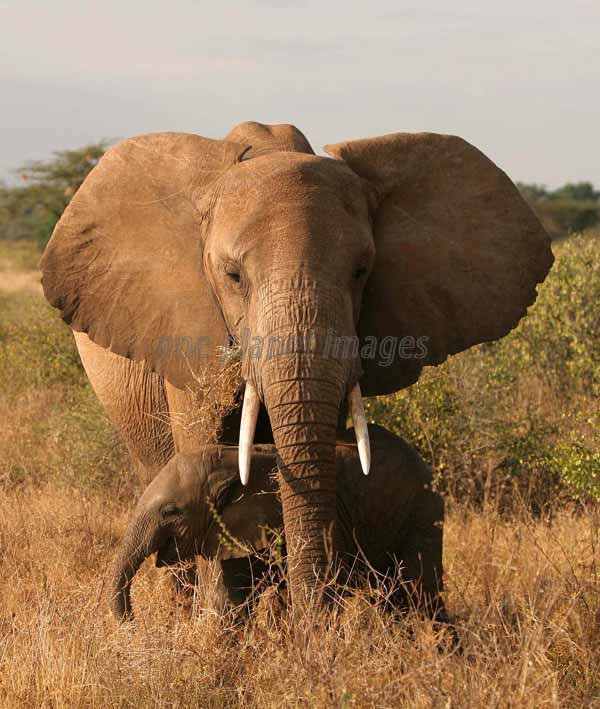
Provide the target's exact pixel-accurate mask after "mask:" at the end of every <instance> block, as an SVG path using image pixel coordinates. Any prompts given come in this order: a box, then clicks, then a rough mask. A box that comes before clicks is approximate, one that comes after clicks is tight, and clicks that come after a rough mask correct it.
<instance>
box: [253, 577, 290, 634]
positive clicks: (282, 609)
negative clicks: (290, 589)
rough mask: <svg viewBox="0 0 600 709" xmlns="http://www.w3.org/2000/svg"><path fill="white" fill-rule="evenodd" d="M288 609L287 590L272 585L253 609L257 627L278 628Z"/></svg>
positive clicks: (262, 594)
mask: <svg viewBox="0 0 600 709" xmlns="http://www.w3.org/2000/svg"><path fill="white" fill-rule="evenodd" d="M287 609H288V594H287V589H285V588H281V586H278V585H273V586H269V587H268V588H266V589H265V590H264V591H263V592H262V593H261V594H260V596H259V598H258V601H257V603H256V607H255V609H254V619H255V622H256V624H257V625H258V626H259V627H263V628H266V629H268V628H275V629H276V628H278V627H279V626H280V624H281V619H282V618H283V617H284V616H285V615H286V613H287Z"/></svg>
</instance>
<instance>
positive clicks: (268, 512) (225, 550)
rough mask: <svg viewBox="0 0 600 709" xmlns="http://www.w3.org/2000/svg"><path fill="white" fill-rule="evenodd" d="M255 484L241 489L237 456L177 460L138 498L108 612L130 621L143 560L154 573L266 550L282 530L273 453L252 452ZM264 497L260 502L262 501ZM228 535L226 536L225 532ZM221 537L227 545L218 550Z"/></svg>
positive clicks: (207, 452)
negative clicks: (272, 533) (271, 533)
mask: <svg viewBox="0 0 600 709" xmlns="http://www.w3.org/2000/svg"><path fill="white" fill-rule="evenodd" d="M255 450H256V452H255V454H254V456H253V460H252V482H251V484H249V485H248V486H246V487H243V488H242V486H241V484H240V481H239V474H238V449H237V447H236V448H233V447H232V448H227V447H223V446H207V447H206V448H205V449H203V451H202V453H201V454H200V455H198V454H195V455H193V456H191V455H189V456H186V455H178V456H176V457H175V458H173V459H172V460H171V461H170V462H169V463H168V464H167V465H166V466H165V467H164V468H163V469H162V471H161V472H160V473H159V474H158V475H157V476H156V477H155V478H154V480H153V481H152V482H151V483H150V485H149V486H148V487H147V488H146V490H145V492H144V494H143V495H142V496H141V498H140V500H139V502H138V504H137V507H136V509H135V511H134V513H133V516H132V518H131V520H130V522H129V526H128V528H127V532H126V534H125V536H124V538H123V542H122V543H121V546H120V549H119V552H118V554H117V558H116V561H115V565H114V572H113V577H112V585H111V608H112V611H113V614H114V615H115V616H116V617H117V618H118V619H125V618H131V617H132V616H133V614H132V610H131V599H130V589H131V582H132V580H133V577H134V576H135V574H136V572H137V570H138V569H139V567H140V566H141V564H142V563H143V562H144V560H145V559H146V558H147V557H149V556H150V555H151V554H154V553H156V554H157V557H156V565H157V566H172V565H175V564H177V563H179V562H185V561H192V560H193V559H194V556H195V555H196V554H201V555H203V556H206V557H214V556H218V558H219V559H221V560H223V559H230V558H236V557H242V556H247V555H248V553H249V551H248V550H249V549H262V548H264V547H265V546H266V545H267V533H266V530H267V529H275V528H279V527H281V526H282V524H283V522H282V518H281V503H280V502H279V500H278V497H277V492H276V490H277V485H276V483H275V482H274V481H273V480H271V475H270V474H271V472H272V471H273V470H274V469H275V467H276V455H275V450H274V447H273V446H256V449H255ZM262 493H264V494H262ZM225 530H226V532H225ZM222 532H225V533H226V534H227V535H229V543H227V544H221V540H222Z"/></svg>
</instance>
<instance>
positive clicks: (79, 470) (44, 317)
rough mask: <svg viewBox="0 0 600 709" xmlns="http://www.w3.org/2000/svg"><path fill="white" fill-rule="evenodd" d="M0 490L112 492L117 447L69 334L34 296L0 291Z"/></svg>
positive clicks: (118, 467) (123, 462)
mask: <svg viewBox="0 0 600 709" xmlns="http://www.w3.org/2000/svg"><path fill="white" fill-rule="evenodd" d="M0 314H1V315H0V483H1V484H3V485H5V486H14V485H19V484H21V483H23V482H25V481H28V482H31V481H34V482H37V483H42V482H45V481H52V482H53V483H54V484H61V485H63V484H64V485H77V486H88V487H89V486H97V485H102V486H107V485H115V484H116V485H118V484H119V483H120V482H122V481H123V478H124V477H125V473H126V471H127V468H128V462H127V456H126V454H125V450H124V446H123V444H122V443H121V441H120V439H119V437H118V435H117V433H116V432H115V430H114V429H113V427H112V425H111V424H110V422H109V421H108V419H107V417H106V414H105V413H104V411H103V409H102V407H101V405H100V403H99V401H98V400H97V398H96V396H95V394H94V393H93V391H92V389H91V387H90V385H89V383H88V381H87V378H86V376H85V372H84V371H83V368H82V366H81V363H80V360H79V355H78V354H77V350H76V347H75V343H74V340H73V335H72V333H71V331H70V330H69V328H68V327H67V326H66V325H65V324H64V323H63V322H62V321H61V320H60V318H59V316H58V313H57V311H56V310H54V309H52V308H51V307H50V306H49V305H48V304H47V303H46V302H45V301H44V300H43V299H42V298H41V297H40V296H39V295H36V294H30V293H27V292H16V293H3V292H2V291H0Z"/></svg>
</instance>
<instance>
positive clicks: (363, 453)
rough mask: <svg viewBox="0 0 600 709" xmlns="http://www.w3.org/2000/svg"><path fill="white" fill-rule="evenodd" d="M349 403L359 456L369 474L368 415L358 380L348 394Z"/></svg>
mask: <svg viewBox="0 0 600 709" xmlns="http://www.w3.org/2000/svg"><path fill="white" fill-rule="evenodd" d="M348 403H349V404H350V415H351V416H352V423H353V424H354V433H355V434H356V443H357V444H358V457H359V458H360V464H361V467H362V471H363V473H364V474H365V475H368V474H369V470H370V469H371V445H370V443H369V428H368V426H367V417H366V416H365V408H364V406H363V400H362V394H361V392H360V384H358V382H357V383H356V384H355V385H354V387H353V388H352V391H351V392H350V394H349V395H348Z"/></svg>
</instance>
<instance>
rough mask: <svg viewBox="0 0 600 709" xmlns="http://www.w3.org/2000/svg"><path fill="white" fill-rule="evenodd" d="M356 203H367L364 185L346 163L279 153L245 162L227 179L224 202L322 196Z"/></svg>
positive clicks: (222, 195) (222, 196)
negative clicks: (325, 195) (336, 197)
mask: <svg viewBox="0 0 600 709" xmlns="http://www.w3.org/2000/svg"><path fill="white" fill-rule="evenodd" d="M331 192H333V193H335V194H337V195H339V197H340V198H341V199H344V200H348V202H349V203H351V204H354V203H356V202H357V201H358V202H361V201H363V202H364V201H365V197H364V194H363V189H362V183H361V181H360V178H358V177H357V176H356V175H355V173H353V172H352V171H351V170H350V169H349V168H348V167H347V166H346V165H345V164H344V163H342V162H341V161H337V160H332V159H331V158H325V157H320V156H317V155H307V154H303V153H289V152H278V153H271V154H268V155H263V156H261V157H256V158H252V159H250V160H245V161H242V162H241V163H239V164H238V165H236V166H235V167H234V168H233V169H231V170H229V171H228V172H227V173H226V175H225V176H224V178H223V183H222V190H221V195H220V198H221V199H225V200H245V201H246V204H247V202H248V200H252V201H256V202H257V203H259V202H261V201H263V202H266V203H270V202H272V200H273V198H274V197H275V198H277V199H285V198H286V197H287V198H290V199H292V200H297V199H298V198H301V199H304V200H306V199H310V198H311V197H313V198H314V197H315V196H318V195H319V194H321V193H326V194H328V196H329V197H330V196H331Z"/></svg>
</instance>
